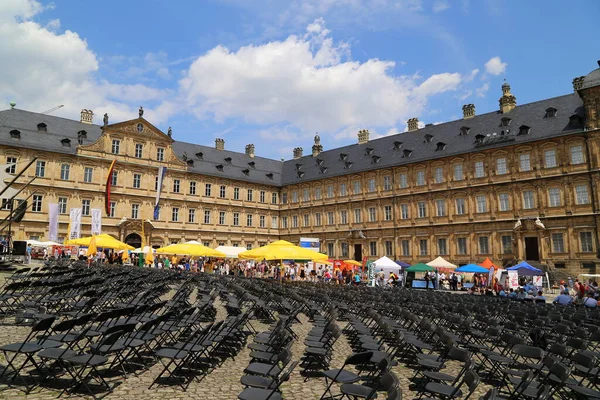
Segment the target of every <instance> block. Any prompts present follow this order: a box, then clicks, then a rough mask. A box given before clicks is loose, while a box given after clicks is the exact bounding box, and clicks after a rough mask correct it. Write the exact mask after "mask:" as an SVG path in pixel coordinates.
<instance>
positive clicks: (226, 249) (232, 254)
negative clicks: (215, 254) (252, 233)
mask: <svg viewBox="0 0 600 400" xmlns="http://www.w3.org/2000/svg"><path fill="white" fill-rule="evenodd" d="M215 250H217V251H220V252H221V253H225V256H226V257H227V258H238V255H239V254H240V253H241V252H243V251H246V250H247V249H246V248H245V247H234V246H219V247H217V248H216V249H215Z"/></svg>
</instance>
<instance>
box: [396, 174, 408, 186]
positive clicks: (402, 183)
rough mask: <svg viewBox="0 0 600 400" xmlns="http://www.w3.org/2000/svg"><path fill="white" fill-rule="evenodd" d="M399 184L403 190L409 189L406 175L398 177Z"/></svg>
mask: <svg viewBox="0 0 600 400" xmlns="http://www.w3.org/2000/svg"><path fill="white" fill-rule="evenodd" d="M398 184H399V185H400V188H401V189H404V188H407V187H408V177H407V176H406V174H400V175H398Z"/></svg>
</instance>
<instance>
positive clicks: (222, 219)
mask: <svg viewBox="0 0 600 400" xmlns="http://www.w3.org/2000/svg"><path fill="white" fill-rule="evenodd" d="M219 225H225V211H219Z"/></svg>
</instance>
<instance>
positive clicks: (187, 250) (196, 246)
mask: <svg viewBox="0 0 600 400" xmlns="http://www.w3.org/2000/svg"><path fill="white" fill-rule="evenodd" d="M156 252H157V253H159V254H181V255H186V256H196V257H220V258H225V253H221V252H220V251H217V250H215V249H211V248H210V247H206V246H204V245H202V244H200V243H198V242H187V243H178V244H172V245H169V246H166V247H161V248H160V249H156Z"/></svg>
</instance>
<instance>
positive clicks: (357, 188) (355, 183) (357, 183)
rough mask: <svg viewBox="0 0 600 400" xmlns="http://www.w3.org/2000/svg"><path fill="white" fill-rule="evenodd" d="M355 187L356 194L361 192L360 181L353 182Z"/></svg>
mask: <svg viewBox="0 0 600 400" xmlns="http://www.w3.org/2000/svg"><path fill="white" fill-rule="evenodd" d="M352 185H353V188H354V194H360V181H354V182H352Z"/></svg>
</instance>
